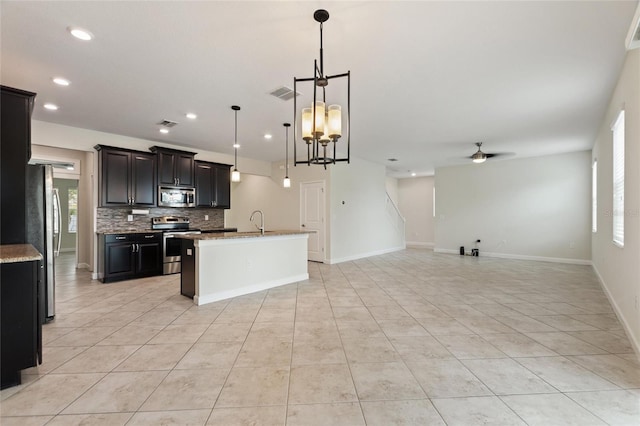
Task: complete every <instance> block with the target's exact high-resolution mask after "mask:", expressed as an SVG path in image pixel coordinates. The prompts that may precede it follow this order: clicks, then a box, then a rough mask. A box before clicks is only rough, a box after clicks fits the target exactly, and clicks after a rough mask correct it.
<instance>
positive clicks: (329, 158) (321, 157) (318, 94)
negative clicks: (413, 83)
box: [293, 9, 351, 169]
mask: <svg viewBox="0 0 640 426" xmlns="http://www.w3.org/2000/svg"><path fill="white" fill-rule="evenodd" d="M313 19H315V20H316V22H318V23H319V24H320V60H319V61H318V60H315V61H314V75H313V77H308V78H297V77H294V79H293V92H294V93H298V92H297V85H298V84H303V83H313V102H311V108H303V109H302V110H301V111H300V112H298V105H297V101H296V96H294V97H293V126H294V129H293V158H294V162H293V164H294V165H298V164H307V165H311V164H321V165H323V166H324V168H325V169H326V168H327V164H334V163H336V162H338V161H346V162H347V163H349V162H350V155H351V146H350V140H351V138H350V126H349V123H350V120H351V118H350V109H351V71H347V72H345V73H342V74H335V75H326V74H325V73H324V53H323V47H322V27H323V23H324V22H326V21H328V20H329V12H327V11H326V10H324V9H318V10H316V11H315V13H314V14H313ZM334 79H346V89H347V93H346V99H347V105H346V110H344V111H345V116H344V117H343V114H342V112H343V108H342V106H341V105H337V104H331V105H329V104H327V99H326V98H327V96H329V95H331V94H332V93H327V92H330V90H329V83H330V82H331V81H332V80H334ZM343 87H344V86H343ZM333 96H337V95H336V94H333ZM343 118H344V119H345V123H344V124H345V130H346V135H345V136H346V137H345V139H346V142H342V144H343V145H344V146H343V148H344V149H345V150H346V157H342V158H338V156H337V152H336V143H337V142H338V140H339V139H340V138H341V137H342V136H343V123H342V120H343ZM298 132H300V133H298ZM298 134H300V135H301V136H302V141H301V143H300V145H301V147H302V148H303V149H301V150H300V151H302V152H304V151H305V149H304V147H305V145H306V151H307V158H306V160H305V159H300V160H299V159H298ZM302 155H304V154H302Z"/></svg>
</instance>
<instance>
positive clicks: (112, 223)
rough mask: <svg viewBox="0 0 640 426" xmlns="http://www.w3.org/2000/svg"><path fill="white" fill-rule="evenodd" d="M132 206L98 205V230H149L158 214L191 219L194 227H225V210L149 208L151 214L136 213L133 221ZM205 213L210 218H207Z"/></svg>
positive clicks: (191, 225)
mask: <svg viewBox="0 0 640 426" xmlns="http://www.w3.org/2000/svg"><path fill="white" fill-rule="evenodd" d="M131 209H132V208H131V207H122V208H119V207H98V208H97V209H96V231H97V232H104V231H111V230H133V231H138V230H139V231H147V230H149V229H151V218H152V217H158V216H181V217H188V218H190V219H191V222H190V224H189V226H190V227H191V228H194V229H211V228H222V227H224V210H221V209H207V208H197V209H195V208H190V209H188V208H184V209H181V208H156V207H154V208H149V209H143V210H149V214H142V215H141V214H135V215H133V221H132V222H128V221H127V216H128V215H130V214H131ZM205 215H208V216H209V220H205V218H204V217H205Z"/></svg>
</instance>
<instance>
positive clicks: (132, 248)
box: [131, 244, 136, 253]
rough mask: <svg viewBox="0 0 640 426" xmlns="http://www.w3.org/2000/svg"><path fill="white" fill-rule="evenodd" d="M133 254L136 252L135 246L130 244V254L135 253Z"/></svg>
mask: <svg viewBox="0 0 640 426" xmlns="http://www.w3.org/2000/svg"><path fill="white" fill-rule="evenodd" d="M135 252H136V245H135V244H131V253H135Z"/></svg>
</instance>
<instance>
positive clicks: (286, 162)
mask: <svg viewBox="0 0 640 426" xmlns="http://www.w3.org/2000/svg"><path fill="white" fill-rule="evenodd" d="M283 126H284V128H285V129H286V137H285V141H286V142H285V146H286V148H285V149H286V151H285V155H284V158H285V160H284V168H285V175H284V180H283V181H282V186H283V187H285V188H291V179H289V127H291V124H290V123H284V124H283Z"/></svg>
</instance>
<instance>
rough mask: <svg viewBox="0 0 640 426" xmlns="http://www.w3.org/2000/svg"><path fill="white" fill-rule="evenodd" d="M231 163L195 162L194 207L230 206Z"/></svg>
mask: <svg viewBox="0 0 640 426" xmlns="http://www.w3.org/2000/svg"><path fill="white" fill-rule="evenodd" d="M230 168H231V165H229V164H219V163H209V162H206V161H196V162H195V175H196V179H195V181H196V207H214V208H218V209H229V208H231V171H230Z"/></svg>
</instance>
